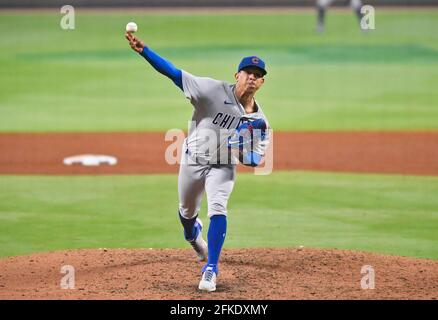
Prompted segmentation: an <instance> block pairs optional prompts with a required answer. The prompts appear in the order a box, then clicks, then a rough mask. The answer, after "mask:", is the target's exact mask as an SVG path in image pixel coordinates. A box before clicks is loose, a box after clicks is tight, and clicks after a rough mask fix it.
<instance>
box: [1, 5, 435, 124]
mask: <svg viewBox="0 0 438 320" xmlns="http://www.w3.org/2000/svg"><path fill="white" fill-rule="evenodd" d="M376 14H377V15H376V30H374V31H372V32H368V33H362V32H361V31H360V30H359V28H358V27H357V22H356V21H355V17H354V16H353V15H352V14H351V12H349V11H346V12H333V11H330V12H329V14H328V21H327V22H328V25H327V32H326V33H325V34H323V35H319V34H316V33H315V32H314V29H315V26H314V24H315V19H316V18H315V15H314V13H313V12H300V13H288V14H247V15H238V14H214V15H199V14H193V15H190V14H185V15H184V14H183V15H181V14H164V13H162V14H141V13H127V12H125V13H114V12H112V13H105V14H102V13H90V12H81V11H80V10H77V12H76V29H75V30H70V31H63V30H62V29H61V28H60V27H59V22H60V18H61V15H60V14H59V12H58V11H57V10H54V12H53V13H52V14H51V13H4V12H3V13H0V69H1V72H0V87H1V88H2V89H1V91H0V131H156V130H167V129H169V128H186V126H187V120H188V119H189V118H190V115H191V112H192V108H191V107H190V105H189V102H188V101H187V100H186V99H185V98H184V96H183V94H182V93H181V92H179V89H177V88H176V87H175V86H174V85H173V84H172V83H171V82H170V81H169V80H168V79H166V78H164V77H163V76H161V75H159V74H157V73H156V72H155V71H154V70H153V69H152V68H151V67H150V66H149V65H148V64H147V63H146V62H145V61H143V60H142V58H140V57H138V56H136V54H135V53H133V52H132V51H131V50H130V49H129V48H128V46H127V43H126V41H125V39H124V38H123V30H124V26H125V24H126V23H127V22H128V21H131V20H134V21H136V22H137V23H138V25H139V33H138V35H139V36H140V37H142V38H144V40H146V42H147V43H148V44H149V45H150V46H151V47H152V48H153V49H155V50H156V51H157V52H158V53H160V54H162V55H163V56H165V57H167V58H169V59H170V60H171V61H173V62H174V63H175V64H176V65H177V66H179V67H181V68H183V69H185V70H187V71H189V72H192V73H194V74H198V75H205V76H211V77H214V78H217V79H223V80H227V81H230V82H232V81H233V73H234V72H235V68H236V65H237V64H238V62H239V61H240V59H241V57H242V56H244V55H250V54H257V55H260V56H262V57H263V58H264V59H265V60H266V62H267V66H268V69H269V74H268V76H267V78H266V84H265V86H264V88H263V89H262V90H261V91H260V92H259V95H258V99H259V101H260V102H261V103H262V105H263V106H264V110H265V113H266V114H267V115H268V117H269V119H270V122H271V125H272V127H273V128H274V129H276V130H365V129H370V130H374V129H384V130H393V129H406V130H414V129H437V128H438V122H437V121H436V119H437V118H438V105H437V101H438V91H437V90H436V83H438V34H437V33H436V31H435V30H437V29H438V10H429V9H428V10H424V11H419V10H417V11H413V12H408V11H396V10H394V11H379V8H377V11H376ZM11 26H13V28H11Z"/></svg>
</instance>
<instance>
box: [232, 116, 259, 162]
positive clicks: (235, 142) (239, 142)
mask: <svg viewBox="0 0 438 320" xmlns="http://www.w3.org/2000/svg"><path fill="white" fill-rule="evenodd" d="M266 129H267V125H266V122H265V120H263V119H254V120H251V119H246V121H245V122H243V123H242V124H241V125H240V126H239V127H237V128H236V130H235V132H234V134H233V135H232V136H231V137H229V138H228V148H231V149H238V151H239V156H238V157H239V161H240V162H241V163H242V164H244V165H246V166H251V167H255V166H258V165H259V163H260V162H261V159H262V155H261V154H259V153H257V152H255V150H254V149H255V146H256V145H257V144H258V143H260V141H263V140H265V138H266Z"/></svg>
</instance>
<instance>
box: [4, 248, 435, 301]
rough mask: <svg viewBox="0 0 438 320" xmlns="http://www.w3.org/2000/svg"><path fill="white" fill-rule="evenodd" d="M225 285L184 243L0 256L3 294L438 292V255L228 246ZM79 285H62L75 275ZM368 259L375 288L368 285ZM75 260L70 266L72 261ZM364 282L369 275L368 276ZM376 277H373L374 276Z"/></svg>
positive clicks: (346, 295)
mask: <svg viewBox="0 0 438 320" xmlns="http://www.w3.org/2000/svg"><path fill="white" fill-rule="evenodd" d="M221 259H222V264H221V269H220V275H219V278H218V286H217V291H216V292H213V293H203V292H199V291H198V290H197V285H198V281H199V279H200V271H199V270H200V268H201V266H202V264H201V263H200V262H196V259H195V257H194V253H193V252H192V251H191V250H188V249H187V250H184V249H135V250H130V249H108V250H107V249H96V250H72V251H62V252H54V253H41V254H34V255H30V256H20V257H10V258H3V259H1V260H0V299H167V300H172V299H437V297H438V261H436V260H428V259H416V258H407V257H397V256H386V255H380V254H374V253H363V252H354V251H343V250H321V249H306V248H305V249H302V250H300V249H292V248H289V249H227V250H225V251H224V252H223V256H222V258H221ZM65 265H70V266H72V267H73V268H74V280H75V281H74V289H62V288H61V284H63V285H67V286H68V284H70V285H71V284H73V282H71V281H70V282H68V281H65V279H64V280H62V279H63V277H65V276H67V275H72V272H71V271H72V270H68V271H67V270H64V273H61V268H62V267H63V266H65ZM364 265H369V266H372V267H373V269H374V274H375V281H374V283H375V289H368V290H364V289H362V288H361V279H362V277H364V276H366V274H361V269H362V267H363V266H364ZM67 268H68V267H67ZM362 283H363V282H362ZM367 283H368V284H370V283H371V282H367Z"/></svg>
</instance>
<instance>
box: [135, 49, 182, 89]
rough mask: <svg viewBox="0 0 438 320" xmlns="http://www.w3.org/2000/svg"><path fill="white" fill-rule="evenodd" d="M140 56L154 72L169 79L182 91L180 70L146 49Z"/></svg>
mask: <svg viewBox="0 0 438 320" xmlns="http://www.w3.org/2000/svg"><path fill="white" fill-rule="evenodd" d="M140 54H141V55H142V56H143V58H145V59H146V60H147V61H148V62H149V63H150V64H151V66H152V67H154V69H155V70H157V71H158V72H159V73H161V74H163V75H165V76H166V77H168V78H169V79H171V80H172V81H173V83H175V84H176V85H177V86H178V87H179V88H180V89H181V90H183V91H184V89H183V85H182V71H181V70H180V69H178V68H176V67H175V66H174V65H173V64H172V63H171V62H170V61H167V60H166V59H164V58H162V57H160V56H159V55H158V54H156V53H155V52H153V51H152V50H151V49H149V48H148V47H144V48H143V51H142V52H141V53H140Z"/></svg>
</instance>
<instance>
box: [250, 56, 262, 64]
mask: <svg viewBox="0 0 438 320" xmlns="http://www.w3.org/2000/svg"><path fill="white" fill-rule="evenodd" d="M259 61H260V60H259V58H257V57H253V58H252V59H251V62H252V63H254V64H259Z"/></svg>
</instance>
